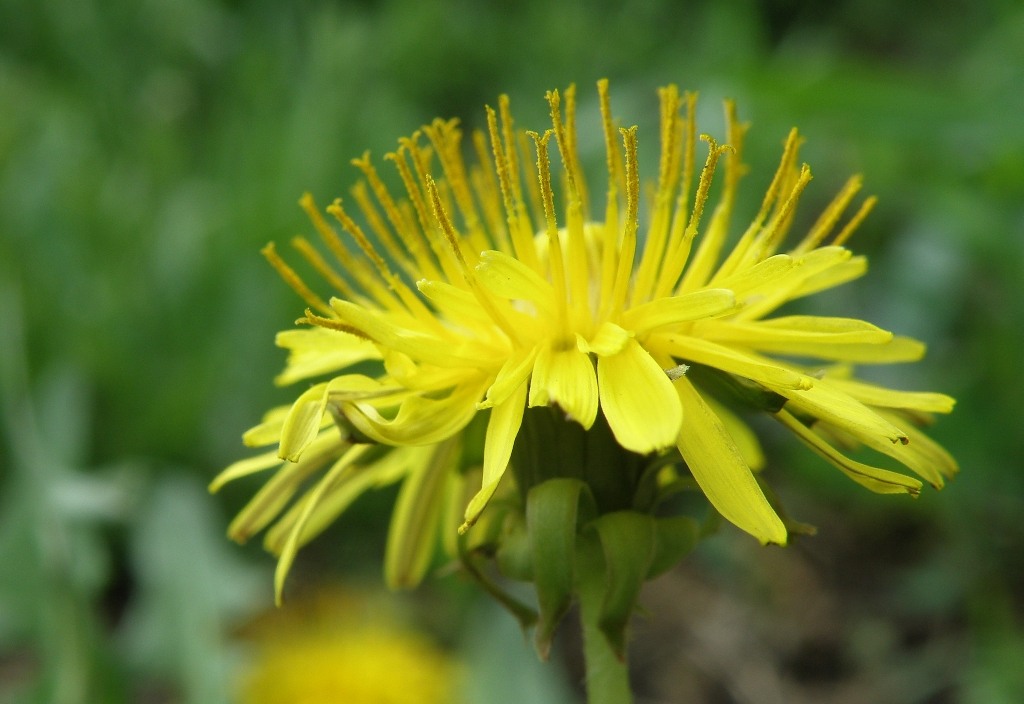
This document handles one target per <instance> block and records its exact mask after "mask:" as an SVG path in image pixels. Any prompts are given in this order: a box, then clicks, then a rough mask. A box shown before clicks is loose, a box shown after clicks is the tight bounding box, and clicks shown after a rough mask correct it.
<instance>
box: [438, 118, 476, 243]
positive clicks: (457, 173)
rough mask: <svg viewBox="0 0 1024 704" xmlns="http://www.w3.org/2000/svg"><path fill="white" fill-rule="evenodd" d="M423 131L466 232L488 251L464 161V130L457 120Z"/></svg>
mask: <svg viewBox="0 0 1024 704" xmlns="http://www.w3.org/2000/svg"><path fill="white" fill-rule="evenodd" d="M423 131H424V132H425V133H426V135H427V138H428V139H429V140H430V143H431V144H433V145H434V150H435V151H436V152H437V158H438V161H440V162H441V170H442V171H443V172H444V176H445V182H446V183H447V184H448V186H449V187H450V188H451V190H452V195H453V196H454V199H455V204H456V205H457V206H458V211H459V213H460V214H461V215H462V222H463V224H464V232H466V233H467V234H468V236H469V238H470V239H471V241H473V242H474V245H475V247H476V248H477V249H478V250H481V251H482V250H484V249H486V248H487V242H486V240H485V239H484V238H483V233H482V232H481V231H480V214H479V212H477V208H476V203H474V202H473V194H472V192H471V191H470V188H469V179H468V178H467V177H466V168H465V162H464V161H463V159H462V151H461V143H462V131H461V130H460V129H459V128H458V121H457V120H449V121H444V120H440V119H438V120H434V122H433V124H431V125H430V126H429V127H425V128H424V130H423Z"/></svg>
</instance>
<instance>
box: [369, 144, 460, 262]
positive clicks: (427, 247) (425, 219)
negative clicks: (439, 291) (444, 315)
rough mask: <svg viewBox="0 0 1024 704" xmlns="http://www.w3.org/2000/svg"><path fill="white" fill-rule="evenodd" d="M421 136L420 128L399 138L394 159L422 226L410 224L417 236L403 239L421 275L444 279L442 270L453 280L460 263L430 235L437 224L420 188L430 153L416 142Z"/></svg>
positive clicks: (424, 177)
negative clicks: (410, 167) (410, 163)
mask: <svg viewBox="0 0 1024 704" xmlns="http://www.w3.org/2000/svg"><path fill="white" fill-rule="evenodd" d="M419 136H420V133H419V132H414V133H413V136H412V138H411V139H409V138H406V139H401V140H399V145H400V146H399V148H398V153H397V154H395V155H394V156H393V157H392V159H391V161H392V162H393V163H394V165H395V168H396V169H398V175H399V176H400V177H401V179H402V183H403V184H404V185H405V190H406V193H408V194H409V200H410V201H411V202H412V209H413V211H414V212H415V214H416V220H417V221H418V222H419V226H420V227H419V229H416V228H410V229H411V230H412V231H413V232H414V233H415V237H403V239H404V240H405V244H406V247H407V248H408V249H409V251H410V252H411V253H412V254H413V256H414V257H415V258H416V261H417V263H418V264H419V265H420V266H421V269H420V272H419V275H420V276H425V277H427V278H429V279H441V278H442V274H441V272H442V271H443V272H444V277H445V278H446V279H447V280H448V281H454V280H456V279H457V276H458V270H457V267H455V265H454V262H452V261H451V257H450V256H449V254H448V250H447V248H445V247H444V246H443V245H442V243H440V242H438V241H437V238H435V237H432V236H431V234H432V233H433V231H434V226H433V223H432V222H431V219H430V211H429V209H428V208H427V203H426V201H425V200H424V199H423V192H422V190H421V188H420V184H422V183H424V182H425V179H426V175H427V170H426V168H427V167H426V165H425V164H424V162H425V161H426V159H427V156H426V155H425V154H424V150H423V149H421V148H420V146H419V143H418V142H417V140H418V139H419ZM407 155H408V156H409V157H410V158H411V159H412V163H413V166H414V167H415V169H416V176H415V177H414V176H413V173H412V171H411V170H410V169H409V164H408V163H407V162H406V156H407ZM385 158H387V157H385ZM430 252H433V255H434V257H433V258H431V256H430ZM435 259H436V261H437V262H438V264H440V266H441V269H440V270H439V269H438V268H437V265H435V263H434V261H435Z"/></svg>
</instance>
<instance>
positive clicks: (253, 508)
mask: <svg viewBox="0 0 1024 704" xmlns="http://www.w3.org/2000/svg"><path fill="white" fill-rule="evenodd" d="M345 447H346V445H345V443H344V442H343V441H342V440H341V439H340V438H339V437H338V434H337V433H336V432H333V431H328V432H323V433H321V434H320V435H319V436H318V437H317V438H316V440H314V441H313V442H312V443H310V445H309V447H308V448H307V449H306V452H304V453H303V455H302V459H300V460H299V461H298V462H294V463H293V462H283V463H282V462H281V460H280V459H279V460H278V464H280V468H279V469H278V470H277V471H276V472H274V476H272V477H271V478H270V479H269V480H267V483H266V484H264V485H263V486H262V487H261V488H260V490H259V491H258V492H256V495H255V496H253V497H252V499H250V500H249V503H247V504H246V505H245V507H244V508H243V509H242V510H241V511H239V512H238V515H236V516H235V518H234V520H232V521H231V525H229V526H228V535H229V536H230V537H231V539H232V540H235V541H237V542H239V543H244V542H245V541H247V540H248V539H249V538H250V537H252V536H253V534H255V533H258V532H259V531H261V530H263V528H265V527H266V526H267V524H269V523H270V522H271V521H272V520H274V519H275V518H276V517H277V515H278V514H279V513H280V512H281V510H282V509H283V508H284V507H285V506H287V505H288V502H289V501H291V500H292V497H293V496H295V493H296V492H297V491H298V489H299V487H300V486H301V485H302V483H303V482H305V481H306V480H307V479H308V478H309V477H310V476H311V475H312V474H313V473H314V472H316V471H318V470H320V468H322V467H323V466H324V464H326V463H327V462H329V461H331V460H332V458H336V457H337V456H338V454H339V453H341V452H342V450H343V449H344V448H345ZM218 479H219V477H218Z"/></svg>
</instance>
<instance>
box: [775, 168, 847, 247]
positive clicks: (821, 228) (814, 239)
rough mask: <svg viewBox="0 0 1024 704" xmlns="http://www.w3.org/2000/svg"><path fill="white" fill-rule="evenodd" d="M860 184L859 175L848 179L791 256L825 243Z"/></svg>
mask: <svg viewBox="0 0 1024 704" xmlns="http://www.w3.org/2000/svg"><path fill="white" fill-rule="evenodd" d="M862 183H863V179H862V178H861V177H860V175H856V176H851V177H850V179H849V180H848V181H847V182H846V183H845V184H844V185H843V187H842V189H841V190H840V191H839V193H837V194H836V197H835V198H833V199H832V202H831V203H829V204H828V206H827V207H826V208H825V209H824V210H823V211H822V212H821V215H820V216H819V217H818V220H817V222H815V223H814V225H813V226H812V227H811V229H810V230H809V231H808V232H807V236H806V237H804V239H803V240H802V241H801V242H800V244H798V245H797V246H796V247H794V248H793V252H792V254H793V255H799V254H803V253H805V252H809V251H810V250H812V249H814V248H815V247H817V246H818V245H819V244H821V243H822V242H824V241H825V238H826V237H828V235H829V233H830V232H832V228H833V227H835V224H836V222H837V221H838V220H839V218H840V217H842V215H843V211H845V210H846V208H847V206H848V205H850V201H852V200H853V197H854V196H855V195H857V191H859V190H860V188H861V185H862Z"/></svg>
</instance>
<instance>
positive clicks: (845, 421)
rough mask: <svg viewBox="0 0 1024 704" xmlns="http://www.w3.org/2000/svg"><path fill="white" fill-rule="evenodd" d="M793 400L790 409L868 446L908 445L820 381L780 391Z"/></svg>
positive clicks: (898, 431)
mask: <svg viewBox="0 0 1024 704" xmlns="http://www.w3.org/2000/svg"><path fill="white" fill-rule="evenodd" d="M775 391H777V392H778V393H779V394H781V395H782V396H785V397H786V398H788V399H789V401H788V402H787V404H786V408H788V409H791V410H792V409H795V410H800V411H803V412H804V413H806V414H808V415H811V416H814V417H815V418H820V419H821V420H823V421H825V422H827V423H831V424H832V425H835V426H836V427H838V428H841V429H842V430H845V431H846V432H848V433H850V434H851V435H853V436H854V437H855V438H857V439H858V440H860V441H861V442H863V443H864V444H866V445H869V446H873V445H878V446H879V447H887V446H889V445H892V444H893V443H897V442H901V443H904V444H905V443H906V442H907V434H906V433H905V432H904V431H902V430H901V429H900V428H897V427H896V426H895V425H893V424H892V423H890V422H889V421H887V420H886V419H885V418H882V417H881V416H880V415H878V414H877V413H876V412H875V411H873V410H871V409H870V408H868V407H867V406H865V405H864V404H863V403H861V402H860V401H858V400H857V399H855V398H853V397H852V396H849V395H847V394H845V393H843V392H842V391H840V390H838V389H836V388H834V387H832V386H831V385H829V384H828V383H827V382H825V381H819V382H818V383H816V384H815V385H814V386H813V387H812V388H810V389H806V390H799V389H797V390H794V389H783V388H779V387H776V388H775Z"/></svg>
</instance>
